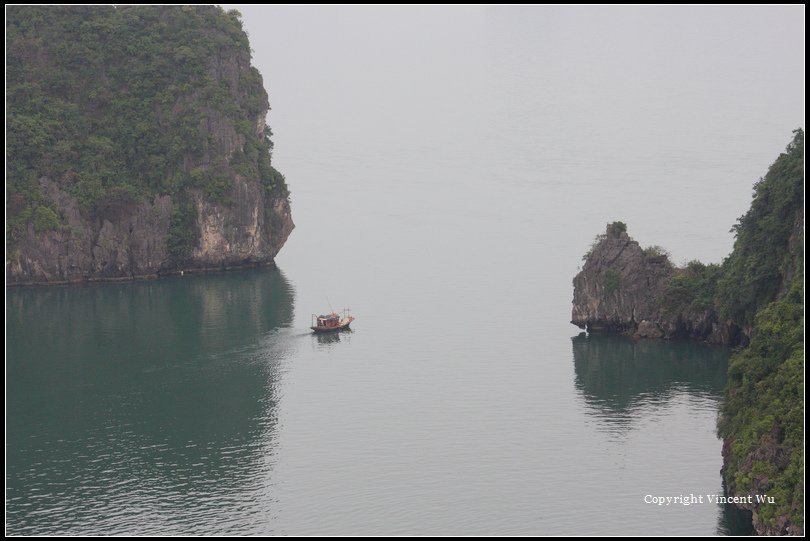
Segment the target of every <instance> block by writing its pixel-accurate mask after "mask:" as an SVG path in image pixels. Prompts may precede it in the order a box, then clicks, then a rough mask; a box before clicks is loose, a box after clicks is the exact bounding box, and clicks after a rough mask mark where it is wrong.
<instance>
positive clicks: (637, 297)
mask: <svg viewBox="0 0 810 541" xmlns="http://www.w3.org/2000/svg"><path fill="white" fill-rule="evenodd" d="M584 259H585V264H584V265H583V267H582V270H581V271H580V272H579V273H578V274H577V275H576V277H575V278H574V301H573V310H572V313H571V323H573V324H574V325H576V326H578V327H580V328H582V329H586V330H588V332H614V333H620V334H626V335H629V336H634V337H637V338H668V339H670V338H693V339H698V340H705V341H707V342H712V343H735V341H737V340H738V335H739V333H738V332H737V330H736V329H735V328H734V327H733V326H732V325H730V324H727V323H725V322H722V321H720V319H719V317H718V315H717V312H716V311H715V310H714V309H713V308H711V307H709V308H704V309H695V308H694V307H692V306H678V305H677V303H672V302H669V300H668V299H667V294H668V288H669V285H670V283H671V281H672V279H673V278H675V277H677V276H679V275H682V274H683V273H685V272H687V271H686V269H680V268H677V267H675V266H674V265H673V264H672V263H671V262H670V260H669V257H668V256H667V255H666V254H665V253H663V252H662V251H661V250H657V249H647V250H644V249H642V248H641V246H640V245H639V243H638V242H636V241H635V240H633V239H632V238H631V237H630V236H629V235H628V234H627V226H626V225H625V224H624V223H622V222H613V223H611V224H608V225H607V228H606V230H605V233H604V234H603V235H599V236H598V237H597V238H596V240H595V241H594V245H593V246H592V248H591V250H590V251H589V252H588V254H586V256H585V258H584Z"/></svg>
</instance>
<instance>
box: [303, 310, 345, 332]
mask: <svg viewBox="0 0 810 541" xmlns="http://www.w3.org/2000/svg"><path fill="white" fill-rule="evenodd" d="M352 321H354V317H353V316H351V315H350V314H349V310H348V309H346V310H343V313H342V314H336V313H334V312H332V313H331V314H326V315H319V316H316V315H315V314H312V326H311V327H310V329H312V330H313V331H315V332H334V331H342V330H343V329H348V328H349V325H351V323H352Z"/></svg>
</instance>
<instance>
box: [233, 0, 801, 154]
mask: <svg viewBox="0 0 810 541" xmlns="http://www.w3.org/2000/svg"><path fill="white" fill-rule="evenodd" d="M236 7H237V9H239V10H240V11H241V12H242V14H243V19H244V26H245V28H246V30H247V31H248V33H249V34H250V41H251V46H252V48H253V50H254V63H255V64H256V65H257V66H258V67H259V69H260V70H261V71H262V74H263V75H264V78H265V84H266V87H267V88H268V90H269V92H270V100H271V105H272V107H273V109H274V112H273V113H272V117H273V118H276V119H277V120H276V123H279V122H280V123H282V124H284V125H286V118H287V115H295V118H296V122H295V123H296V124H297V125H299V126H304V127H306V128H308V129H315V128H318V129H321V130H323V129H326V130H329V129H330V128H329V126H326V125H325V124H326V122H324V121H325V120H326V121H328V122H339V123H343V125H342V126H341V127H340V128H341V129H344V130H345V129H346V123H349V122H353V123H355V124H358V127H361V128H362V127H371V126H373V125H374V124H375V122H376V121H379V115H383V116H386V115H388V116H393V115H394V114H393V113H391V112H390V109H391V108H395V109H396V117H397V122H395V124H396V125H397V126H399V125H400V123H401V122H405V125H404V126H402V131H403V133H402V135H412V134H413V131H415V130H416V129H423V127H421V125H419V127H417V126H416V124H417V121H422V120H426V119H430V118H432V119H433V120H434V123H436V122H435V121H437V120H442V118H443V116H444V115H451V116H452V115H464V114H472V113H473V112H474V110H475V108H476V107H479V106H484V105H485V103H486V102H490V105H491V100H495V101H501V100H505V99H508V95H504V94H503V93H502V92H499V91H503V90H504V89H502V88H498V86H497V83H498V81H497V80H493V79H497V77H498V71H499V70H502V69H508V67H509V65H510V63H516V64H519V65H520V66H521V69H525V68H524V67H525V66H526V65H529V64H530V65H532V66H533V69H532V70H531V71H527V72H526V73H525V77H526V82H527V84H533V85H536V86H537V93H538V99H541V100H544V101H545V102H546V103H548V104H549V105H551V106H553V109H554V111H556V114H570V113H572V112H574V111H578V112H580V113H582V114H588V115H589V117H590V120H589V125H590V126H592V128H593V130H594V131H595V134H594V135H595V136H600V135H607V133H611V134H613V133H615V130H616V129H619V130H621V131H624V130H625V129H626V131H628V132H633V133H636V134H637V135H639V134H640V132H643V133H644V135H645V136H646V132H647V131H649V130H667V131H671V132H674V134H675V135H674V136H672V137H673V140H674V141H675V142H677V143H684V144H689V143H688V142H686V141H681V139H692V138H694V137H695V136H696V135H697V134H698V133H706V134H707V136H709V137H712V136H718V135H721V134H717V133H712V130H711V126H709V129H706V128H705V127H704V126H700V127H699V128H697V127H695V126H696V125H700V124H709V123H711V122H714V121H719V123H721V124H722V125H723V126H730V125H736V126H737V127H738V129H740V130H745V129H747V118H748V117H749V115H751V114H752V113H755V112H756V113H758V114H762V113H759V112H765V114H766V115H767V116H768V117H769V118H770V122H771V123H772V127H773V130H774V132H775V133H778V134H779V135H780V139H784V138H785V137H786V135H785V134H786V133H787V134H789V131H790V130H791V129H793V128H795V127H797V126H798V125H799V124H800V123H801V122H803V119H804V63H805V54H804V6H775V7H773V6H758V7H756V6H755V7H751V6H731V7H729V6H713V7H703V6H699V7H696V6H675V7H660V6H659V7H635V6H623V7H602V6H583V7H567V6H565V7H545V6H532V7H360V6H354V7H335V6H318V7H306V6H303V7H301V6H280V7H279V6H236ZM521 57H523V58H521ZM526 57H530V58H531V62H526V61H525V58H526ZM493 92H494V94H493ZM482 102H484V103H482ZM302 108H306V112H307V114H306V115H302V114H301V112H302V111H301V109H302ZM470 108H472V109H473V110H471V109H470ZM448 109H449V111H448ZM629 110H634V111H635V115H630V114H626V113H628V111H629ZM437 112H438V114H439V116H438V117H436V114H437ZM403 113H407V115H403ZM403 116H410V117H411V120H412V124H413V125H410V124H409V123H408V122H406V121H404V120H403V119H402V117H403ZM374 117H377V118H376V120H375V118H374ZM640 117H644V118H643V119H641V118H640ZM434 128H435V126H434ZM760 129H761V127H760ZM727 135H731V134H727ZM639 136H640V135H639ZM280 144H283V143H280ZM697 144H703V142H698V143H697ZM779 146H783V145H781V144H780V145H779Z"/></svg>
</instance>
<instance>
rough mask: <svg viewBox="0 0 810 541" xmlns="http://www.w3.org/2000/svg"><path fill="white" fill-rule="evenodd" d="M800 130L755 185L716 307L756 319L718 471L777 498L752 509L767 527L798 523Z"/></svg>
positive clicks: (735, 487) (793, 529)
mask: <svg viewBox="0 0 810 541" xmlns="http://www.w3.org/2000/svg"><path fill="white" fill-rule="evenodd" d="M803 186H804V132H803V131H802V130H797V131H796V132H795V137H794V139H793V141H792V142H791V144H790V145H789V146H788V147H787V151H786V153H784V154H782V155H780V156H779V158H778V159H777V160H776V162H775V163H774V164H773V165H772V166H771V168H770V169H769V171H768V174H767V175H766V176H765V178H764V179H762V180H761V181H760V182H758V183H757V185H756V186H755V192H754V200H753V202H752V204H751V209H750V210H749V211H748V212H747V213H746V214H745V215H744V216H743V217H742V218H740V221H739V223H738V224H737V225H736V226H735V228H734V230H735V231H736V233H737V240H736V242H735V244H734V251H733V252H732V253H731V255H730V256H729V257H728V258H727V259H726V260H725V261H724V262H723V268H722V276H721V277H720V279H719V281H718V285H719V291H718V298H717V303H718V305H719V307H720V310H721V314H724V315H726V316H727V317H731V318H732V320H734V321H736V322H738V324H740V325H750V324H753V332H752V336H751V343H750V345H749V346H748V347H747V348H746V349H744V350H742V351H741V352H739V353H737V354H736V355H735V356H734V357H733V358H732V360H731V364H730V366H729V382H728V389H727V391H726V402H725V404H724V406H723V409H722V416H721V418H720V422H719V423H718V429H719V433H720V435H721V436H722V437H723V438H724V439H725V440H726V442H727V445H728V448H727V450H726V465H725V471H724V475H725V479H726V484H727V486H728V487H729V489H730V490H731V491H732V492H734V493H736V494H740V495H748V494H766V493H767V494H768V496H773V497H774V498H775V503H774V504H772V505H769V504H766V505H762V506H760V507H759V509H758V510H757V519H756V520H757V522H758V523H759V524H761V525H762V526H763V527H764V529H763V530H762V531H764V532H767V533H780V534H781V533H798V532H799V529H802V530H803V527H804V515H803V511H804V443H803V442H804V386H803V381H804V379H803V376H804V267H803V260H804V234H803V232H804V215H803V205H804V191H803Z"/></svg>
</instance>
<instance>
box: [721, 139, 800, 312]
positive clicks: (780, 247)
mask: <svg viewBox="0 0 810 541" xmlns="http://www.w3.org/2000/svg"><path fill="white" fill-rule="evenodd" d="M803 206H804V131H803V130H801V129H799V130H796V132H794V138H793V141H792V142H791V143H790V144H789V145H788V147H787V150H786V152H785V153H783V154H781V155H780V156H779V158H777V160H776V161H775V162H774V163H773V165H771V167H770V169H769V170H768V173H767V174H766V175H765V178H763V179H760V181H759V182H757V183H756V184H755V185H754V200H753V201H752V202H751V208H750V209H749V210H748V212H746V213H745V214H744V215H743V216H742V217H741V218H740V220H739V223H737V224H736V225H735V226H734V229H733V231H734V232H735V233H736V237H737V240H736V241H735V243H734V251H733V252H732V253H731V255H729V256H728V258H726V260H725V261H724V262H723V275H722V278H721V279H720V282H719V291H718V298H717V300H718V306H719V308H720V313H721V315H722V316H724V317H726V318H728V319H731V320H733V321H735V322H737V323H738V324H739V325H741V326H747V325H751V324H753V323H754V318H755V315H756V312H757V310H759V309H760V308H762V307H764V306H765V305H766V304H768V303H769V302H771V301H773V300H774V299H775V298H776V296H777V294H778V293H779V291H780V290H782V291H783V290H785V289H786V286H789V284H790V279H789V278H790V276H791V275H792V274H793V272H794V266H795V257H796V254H795V253H793V252H794V250H791V249H790V247H789V245H790V244H791V236H792V235H793V236H794V237H795V235H794V233H795V231H796V229H797V226H798V229H799V230H801V228H802V220H803V214H802V212H803ZM794 242H799V244H800V243H801V242H803V239H795V238H794ZM786 278H788V279H787V280H786Z"/></svg>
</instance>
